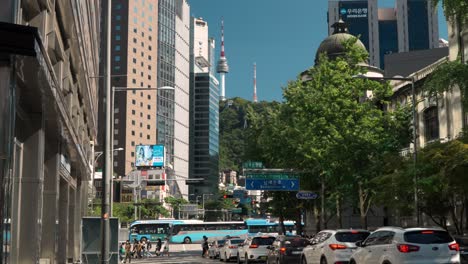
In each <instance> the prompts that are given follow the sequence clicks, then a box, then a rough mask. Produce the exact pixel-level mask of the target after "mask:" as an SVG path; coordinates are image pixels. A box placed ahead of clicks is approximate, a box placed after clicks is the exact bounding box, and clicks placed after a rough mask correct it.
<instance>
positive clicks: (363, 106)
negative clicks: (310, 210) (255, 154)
mask: <svg viewBox="0 0 468 264" xmlns="http://www.w3.org/2000/svg"><path fill="white" fill-rule="evenodd" d="M356 41H357V39H356V38H354V39H350V40H347V41H345V42H344V43H343V45H344V46H345V48H346V50H347V52H346V54H344V55H343V56H341V57H338V58H336V59H334V60H330V59H328V58H327V57H326V56H324V55H322V56H320V58H319V61H318V63H317V64H316V65H315V66H314V67H313V68H311V69H309V70H308V71H307V73H306V74H307V76H308V77H309V78H308V79H309V80H308V81H303V80H302V79H299V78H298V79H297V80H296V81H292V82H290V83H289V84H288V86H287V87H286V88H285V89H284V93H283V94H284V99H285V102H284V104H282V105H281V106H279V107H278V108H277V109H273V110H271V113H270V115H269V118H262V116H255V115H252V120H251V121H252V123H253V124H254V127H255V125H256V126H258V127H256V129H255V130H256V131H257V134H256V136H258V139H257V140H256V141H257V144H256V145H255V147H258V148H260V149H261V150H262V152H263V156H262V157H263V158H264V159H265V160H267V161H269V162H272V163H275V164H279V165H283V166H284V167H286V168H288V167H289V168H297V169H298V170H301V171H303V172H305V173H304V175H307V177H306V176H304V177H306V178H305V179H301V184H304V185H303V186H302V188H303V189H304V187H305V188H317V182H318V183H319V188H320V199H321V202H320V203H321V204H320V209H321V212H320V218H321V219H320V221H321V222H322V227H323V225H324V224H325V222H326V220H327V219H326V215H325V209H326V208H325V207H326V204H327V202H326V199H327V198H328V199H330V198H332V199H334V200H335V201H336V200H338V201H340V200H341V199H342V196H340V194H344V193H353V194H354V197H356V200H357V202H358V208H359V210H360V213H361V225H362V227H363V228H366V227H367V213H368V211H369V208H370V207H371V205H372V204H373V203H372V201H373V198H374V197H373V196H374V187H375V186H374V184H373V179H374V178H375V177H377V176H378V175H382V174H383V173H384V172H383V171H382V165H383V164H384V163H385V157H386V156H387V155H389V154H392V153H397V152H398V151H399V150H400V149H401V147H403V146H405V144H407V143H408V142H403V141H402V140H401V139H400V138H399V136H400V135H401V134H409V129H408V127H407V126H405V124H407V120H401V118H399V117H400V116H402V115H403V114H402V112H403V111H404V110H402V109H399V108H397V109H395V110H394V111H383V109H385V108H387V107H386V106H387V105H388V102H387V101H386V99H387V98H389V97H390V96H391V94H392V91H391V88H390V86H389V85H388V84H387V83H385V82H376V81H372V80H368V79H361V78H356V76H357V75H360V74H362V73H365V72H366V68H365V67H364V66H363V64H362V62H364V61H366V59H367V56H368V54H367V52H366V51H365V50H364V49H362V48H361V47H360V46H358V45H354V44H355V43H356ZM369 94H370V96H369ZM327 183H333V184H327ZM327 186H330V187H327ZM332 187H334V188H332ZM327 189H328V192H327ZM333 189H335V190H334V191H332V190H333ZM331 194H334V195H331ZM276 199H279V198H276ZM351 200H352V199H351ZM335 204H337V207H340V206H341V205H340V202H338V203H336V202H335ZM338 211H339V210H338Z"/></svg>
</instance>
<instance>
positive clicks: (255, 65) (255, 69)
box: [253, 62, 257, 103]
mask: <svg viewBox="0 0 468 264" xmlns="http://www.w3.org/2000/svg"><path fill="white" fill-rule="evenodd" d="M253 66H254V79H253V85H254V94H253V101H254V103H256V102H257V63H255V62H254V64H253Z"/></svg>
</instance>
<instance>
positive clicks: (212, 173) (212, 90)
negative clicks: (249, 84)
mask: <svg viewBox="0 0 468 264" xmlns="http://www.w3.org/2000/svg"><path fill="white" fill-rule="evenodd" d="M193 76H194V77H193V78H194V79H193V81H194V82H193V119H192V122H193V123H192V126H191V127H192V129H193V133H192V138H193V141H192V158H191V161H192V165H191V168H192V169H191V171H190V172H191V173H190V177H193V178H204V179H205V182H204V184H203V185H197V186H193V187H191V189H190V193H191V194H193V195H195V196H197V195H201V194H208V193H216V190H217V189H218V173H219V82H218V80H217V79H216V78H215V77H214V76H213V75H211V74H210V73H208V72H207V73H194V74H193Z"/></svg>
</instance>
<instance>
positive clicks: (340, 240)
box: [301, 229, 370, 264]
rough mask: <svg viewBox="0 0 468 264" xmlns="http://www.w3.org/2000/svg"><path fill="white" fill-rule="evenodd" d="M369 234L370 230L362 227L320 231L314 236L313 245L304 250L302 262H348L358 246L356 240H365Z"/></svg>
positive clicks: (312, 263)
mask: <svg viewBox="0 0 468 264" xmlns="http://www.w3.org/2000/svg"><path fill="white" fill-rule="evenodd" d="M369 235H370V232H369V231H367V230H361V229H338V230H323V231H320V232H319V233H318V234H317V235H315V236H314V237H313V238H312V240H311V245H310V246H307V247H306V248H304V250H303V251H302V256H301V263H303V264H319V263H320V264H326V263H348V262H349V260H350V258H351V255H352V254H353V252H354V250H355V249H356V248H357V246H356V242H357V241H363V240H364V239H366V238H367V237H368V236H369Z"/></svg>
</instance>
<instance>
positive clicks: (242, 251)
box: [237, 235, 276, 263]
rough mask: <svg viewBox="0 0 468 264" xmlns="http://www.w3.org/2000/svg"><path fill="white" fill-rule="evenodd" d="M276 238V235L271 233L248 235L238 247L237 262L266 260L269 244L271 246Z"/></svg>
mask: <svg viewBox="0 0 468 264" xmlns="http://www.w3.org/2000/svg"><path fill="white" fill-rule="evenodd" d="M275 239H276V237H274V236H269V235H260V236H253V237H248V238H247V239H246V240H245V241H244V243H243V244H242V246H240V247H239V249H238V255H237V262H238V263H241V262H244V263H252V262H266V261H267V257H268V252H269V249H268V246H271V245H272V244H273V242H275Z"/></svg>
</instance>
